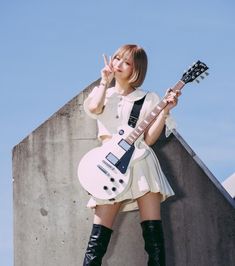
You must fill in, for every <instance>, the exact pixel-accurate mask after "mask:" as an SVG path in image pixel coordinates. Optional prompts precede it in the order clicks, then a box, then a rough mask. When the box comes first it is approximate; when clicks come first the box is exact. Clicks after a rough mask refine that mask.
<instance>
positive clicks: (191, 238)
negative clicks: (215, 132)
mask: <svg viewBox="0 0 235 266" xmlns="http://www.w3.org/2000/svg"><path fill="white" fill-rule="evenodd" d="M94 84H95V83H94ZM94 84H92V85H91V86H90V87H88V88H87V89H86V90H84V92H82V93H80V94H79V95H78V96H77V97H75V98H74V99H72V100H71V101H70V102H69V103H68V104H66V105H65V106H64V107H63V108H61V109H60V110H59V111H58V112H56V113H55V114H54V115H53V116H52V117H51V118H49V119H48V120H47V121H46V122H45V123H43V124H42V125H41V126H40V127H39V128H37V129H36V130H35V131H34V132H32V134H30V135H29V136H28V137H27V138H25V139H24V140H23V141H22V142H21V143H19V144H18V145H17V146H15V147H14V149H13V177H14V185H13V186H14V251H15V253H14V265H15V266H32V265H34V266H77V265H82V260H83V255H84V250H85V248H86V245H87V241H88V237H89V234H90V230H91V224H92V211H90V210H89V209H87V208H86V207H85V205H86V202H87V200H88V195H87V193H86V192H84V190H83V189H82V188H81V186H80V184H79V183H78V180H77V176H76V170H77V164H78V161H79V159H80V158H81V156H82V155H83V154H84V153H85V152H87V151H88V150H89V149H91V148H92V147H94V146H95V145H97V144H98V143H97V141H96V140H95V138H96V125H95V121H93V120H91V119H89V118H88V117H87V116H86V115H85V114H84V111H83V108H82V103H83V100H84V98H85V97H86V96H87V94H88V92H89V90H90V89H91V88H92V87H93V86H94ZM154 150H155V151H156V153H157V154H158V156H159V158H160V161H161V164H162V167H163V169H164V171H165V173H166V175H167V176H168V179H169V181H170V182H171V184H172V186H173V188H174V191H175V193H176V196H174V197H173V198H172V199H169V200H168V201H167V202H165V203H164V204H163V205H162V207H163V208H162V215H163V221H164V228H165V236H166V249H167V265H169V266H174V265H175V266H178V265H179V266H188V265H189V266H191V265H195V266H196V265H202V266H204V265H205V266H208V265H213V266H217V265H218V266H221V265H226V266H230V265H231V266H232V265H235V263H234V258H235V211H234V207H235V204H234V201H233V200H232V198H231V197H230V196H229V195H228V193H227V192H226V191H225V190H224V189H223V188H222V186H221V185H220V184H219V183H218V182H217V181H216V179H215V178H214V177H213V176H212V174H211V173H210V172H209V170H208V169H207V168H206V167H205V166H204V165H203V163H202V162H201V161H200V160H199V159H198V158H197V156H196V155H195V154H194V153H193V152H192V150H191V149H190V148H189V147H188V146H187V144H186V143H185V142H184V141H183V139H182V138H181V137H180V136H179V135H178V134H177V132H175V134H174V135H172V137H170V138H169V139H168V140H167V141H166V140H165V139H164V138H163V139H162V140H161V141H159V143H158V145H156V146H154ZM143 246H144V243H143V240H142V237H141V230H140V226H139V214H138V212H130V213H122V214H120V215H119V217H118V218H117V221H116V224H115V228H114V234H113V237H112V240H111V243H110V246H109V250H108V253H107V254H106V256H105V258H104V263H103V265H104V266H107V265H112V266H123V265H127V266H143V265H146V259H147V258H146V255H145V253H144V248H143Z"/></svg>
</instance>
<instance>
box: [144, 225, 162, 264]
mask: <svg viewBox="0 0 235 266" xmlns="http://www.w3.org/2000/svg"><path fill="white" fill-rule="evenodd" d="M141 227H142V232H143V237H144V241H145V250H146V252H147V253H148V255H149V260H148V266H165V250H164V237H163V230H162V221H160V220H151V221H143V222H142V223H141Z"/></svg>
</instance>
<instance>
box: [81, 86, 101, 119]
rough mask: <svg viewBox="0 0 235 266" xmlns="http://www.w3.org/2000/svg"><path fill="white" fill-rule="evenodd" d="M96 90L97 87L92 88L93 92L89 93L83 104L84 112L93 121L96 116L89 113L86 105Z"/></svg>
mask: <svg viewBox="0 0 235 266" xmlns="http://www.w3.org/2000/svg"><path fill="white" fill-rule="evenodd" d="M97 89H98V87H97V86H96V87H94V88H93V90H92V91H91V93H90V94H89V95H88V97H87V98H86V99H85V101H84V103H83V108H84V111H85V112H86V114H87V115H88V116H89V117H90V118H93V119H97V114H94V113H91V111H90V110H89V108H88V105H89V103H90V101H91V99H92V96H93V95H94V94H95V92H96V90H97Z"/></svg>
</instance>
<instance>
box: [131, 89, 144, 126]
mask: <svg viewBox="0 0 235 266" xmlns="http://www.w3.org/2000/svg"><path fill="white" fill-rule="evenodd" d="M146 95H147V94H145V96H144V97H143V98H141V99H140V100H137V101H135V102H134V105H133V107H132V110H131V114H130V117H129V120H128V125H129V126H130V127H133V128H135V126H136V123H137V121H138V118H139V115H140V110H141V108H142V106H143V103H144V100H145V97H146Z"/></svg>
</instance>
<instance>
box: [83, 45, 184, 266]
mask: <svg viewBox="0 0 235 266" xmlns="http://www.w3.org/2000/svg"><path fill="white" fill-rule="evenodd" d="M104 63H105V66H104V68H103V69H102V71H101V81H100V85H99V86H97V87H95V88H94V89H93V90H92V92H91V93H90V95H89V96H88V98H87V99H86V100H85V102H84V109H85V111H86V113H87V114H88V115H89V116H90V117H92V118H94V119H97V124H98V138H99V140H100V141H101V142H102V143H103V142H105V141H109V140H110V139H111V136H112V134H114V133H116V131H117V128H118V127H119V126H120V125H126V124H128V120H129V117H130V112H131V110H132V107H133V104H134V102H135V101H137V100H140V99H142V98H143V97H144V96H145V99H144V102H143V105H142V108H141V111H140V115H139V120H138V121H142V119H144V118H145V117H146V116H147V115H148V114H149V112H150V111H151V110H152V109H153V107H155V106H156V105H157V103H158V102H159V101H160V98H159V97H158V96H157V94H155V93H154V92H148V93H146V92H144V91H143V90H141V89H140V86H141V85H142V83H143V81H144V79H145V75H146V71H147V55H146V53H145V51H144V49H143V48H141V47H139V46H137V45H124V46H122V47H120V48H119V49H118V50H117V51H116V52H115V53H114V55H113V56H112V58H110V59H109V61H108V59H107V58H106V56H104ZM113 79H114V80H115V85H114V87H111V88H109V84H110V82H111V81H112V80H113ZM179 95H180V92H177V93H173V92H172V91H171V90H168V91H167V93H166V100H167V103H168V104H167V106H166V107H165V108H164V109H163V110H162V111H161V113H160V114H159V115H158V117H157V119H155V121H154V122H153V123H152V124H151V126H150V127H148V129H147V130H146V131H145V133H144V134H143V136H142V139H141V141H140V142H139V145H140V146H141V148H145V149H146V152H147V153H146V154H147V155H146V156H145V157H144V158H142V159H140V160H138V161H136V162H135V163H134V164H133V165H132V166H131V175H132V183H131V185H130V187H129V189H128V190H127V192H126V193H125V194H124V195H122V197H120V198H118V200H113V201H110V200H99V199H96V198H93V197H91V199H90V201H89V203H88V206H89V207H91V208H94V209H95V213H94V224H93V228H92V232H91V236H90V240H89V243H88V247H87V250H86V254H85V258H84V262H83V265H101V262H102V258H103V256H104V254H105V252H106V250H107V246H108V243H109V240H110V237H111V234H112V226H113V223H114V220H115V217H116V215H117V214H118V212H119V211H121V210H122V211H129V210H134V209H139V211H140V217H141V227H142V230H143V237H144V240H145V250H146V252H147V253H148V255H149V261H148V265H165V255H164V238H163V232H162V224H161V216H160V204H161V202H162V201H164V200H165V199H166V198H167V197H169V196H172V195H174V192H173V190H172V189H171V187H170V185H169V183H168V181H167V179H166V177H165V176H164V174H163V172H162V170H161V167H160V165H159V162H158V159H157V157H156V155H155V154H154V152H153V151H152V149H151V148H150V146H151V145H153V144H154V143H155V142H156V141H157V139H158V137H159V136H160V134H161V132H162V130H163V128H164V126H165V125H166V127H165V128H166V134H167V135H168V134H169V130H170V127H171V122H170V121H171V120H170V117H169V111H170V109H172V108H173V107H175V106H176V104H177V99H178V96H179ZM137 125H138V122H137Z"/></svg>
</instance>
